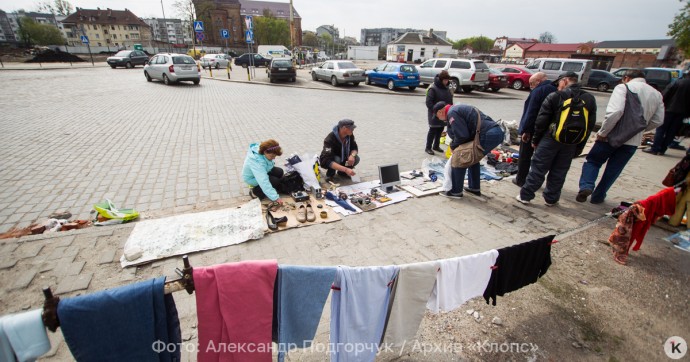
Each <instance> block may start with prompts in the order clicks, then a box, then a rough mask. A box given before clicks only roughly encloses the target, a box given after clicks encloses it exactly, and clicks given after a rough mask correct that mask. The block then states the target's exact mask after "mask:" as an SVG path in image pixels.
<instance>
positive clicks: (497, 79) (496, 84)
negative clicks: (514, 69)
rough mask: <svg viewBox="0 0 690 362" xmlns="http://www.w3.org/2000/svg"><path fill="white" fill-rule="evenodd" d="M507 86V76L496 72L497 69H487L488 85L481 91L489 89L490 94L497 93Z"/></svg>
mask: <svg viewBox="0 0 690 362" xmlns="http://www.w3.org/2000/svg"><path fill="white" fill-rule="evenodd" d="M507 86H508V76H506V75H505V74H503V73H501V72H500V71H498V69H489V85H487V86H486V87H484V88H483V89H482V90H484V91H485V90H487V89H491V91H492V92H498V91H499V90H501V88H505V87H507Z"/></svg>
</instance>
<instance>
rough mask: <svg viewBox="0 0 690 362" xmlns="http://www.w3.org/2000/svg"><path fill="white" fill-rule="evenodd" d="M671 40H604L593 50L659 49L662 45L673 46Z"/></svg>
mask: <svg viewBox="0 0 690 362" xmlns="http://www.w3.org/2000/svg"><path fill="white" fill-rule="evenodd" d="M675 44H676V42H675V41H674V40H673V39H652V40H605V41H602V42H601V43H599V44H597V46H596V47H595V48H661V47H662V46H664V45H670V46H675Z"/></svg>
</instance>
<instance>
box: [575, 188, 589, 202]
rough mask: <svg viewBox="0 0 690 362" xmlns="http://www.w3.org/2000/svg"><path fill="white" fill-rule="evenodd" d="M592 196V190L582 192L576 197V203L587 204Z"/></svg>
mask: <svg viewBox="0 0 690 362" xmlns="http://www.w3.org/2000/svg"><path fill="white" fill-rule="evenodd" d="M591 194H592V190H587V189H584V190H580V192H578V193H577V196H575V201H577V202H585V201H587V198H588V197H589V195H591Z"/></svg>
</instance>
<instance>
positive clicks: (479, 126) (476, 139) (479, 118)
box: [474, 107, 482, 144]
mask: <svg viewBox="0 0 690 362" xmlns="http://www.w3.org/2000/svg"><path fill="white" fill-rule="evenodd" d="M474 111H475V112H477V132H475V133H474V143H476V144H479V131H481V130H482V116H481V115H480V114H479V109H477V107H474Z"/></svg>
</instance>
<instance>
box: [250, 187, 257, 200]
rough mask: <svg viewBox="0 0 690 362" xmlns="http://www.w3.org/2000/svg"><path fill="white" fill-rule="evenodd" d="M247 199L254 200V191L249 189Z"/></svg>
mask: <svg viewBox="0 0 690 362" xmlns="http://www.w3.org/2000/svg"><path fill="white" fill-rule="evenodd" d="M249 197H251V198H252V199H255V198H256V195H254V189H249Z"/></svg>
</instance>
